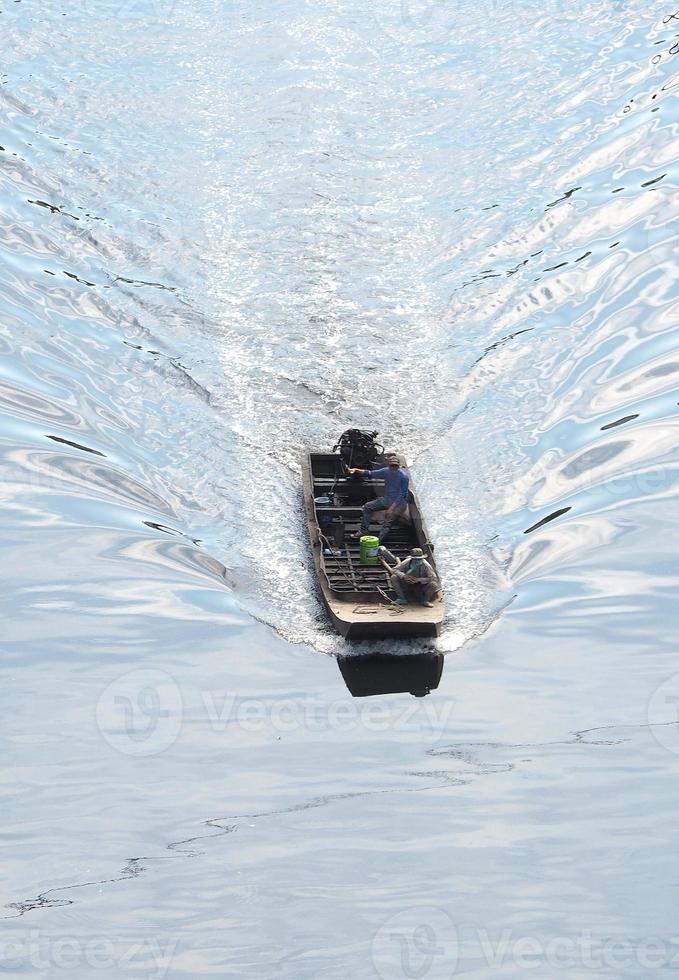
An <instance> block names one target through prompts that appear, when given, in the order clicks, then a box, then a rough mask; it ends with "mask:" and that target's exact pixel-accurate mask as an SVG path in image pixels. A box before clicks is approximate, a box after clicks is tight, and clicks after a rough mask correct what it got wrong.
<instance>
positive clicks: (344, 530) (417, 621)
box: [303, 453, 443, 639]
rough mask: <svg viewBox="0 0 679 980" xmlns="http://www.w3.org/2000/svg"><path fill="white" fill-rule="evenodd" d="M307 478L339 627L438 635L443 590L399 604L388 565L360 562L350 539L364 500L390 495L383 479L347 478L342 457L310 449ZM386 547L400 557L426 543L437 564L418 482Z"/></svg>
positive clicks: (354, 631) (324, 582) (381, 634)
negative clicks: (430, 601) (425, 600)
mask: <svg viewBox="0 0 679 980" xmlns="http://www.w3.org/2000/svg"><path fill="white" fill-rule="evenodd" d="M383 460H384V457H382V458H380V459H377V460H376V461H375V463H374V464H373V466H374V468H378V467H380V466H382V465H384V464H383ZM303 482H304V501H305V509H306V514H307V521H308V525H309V534H310V539H311V545H312V551H313V556H314V563H315V565H316V571H317V574H318V581H319V586H320V589H321V594H322V596H323V601H324V603H325V605H326V608H327V609H328V612H329V613H330V617H331V619H332V621H333V623H334V625H335V627H336V629H337V630H338V631H339V632H340V633H342V635H343V636H346V637H348V638H350V639H370V638H376V639H378V638H382V639H384V638H387V637H402V636H437V635H438V633H439V632H440V629H441V623H442V620H443V603H442V595H441V593H439V596H438V598H437V599H436V600H435V601H434V606H433V607H431V608H428V607H426V606H423V605H421V604H420V603H408V605H407V606H397V605H394V603H393V600H394V599H395V594H394V592H393V591H392V589H391V587H390V585H389V573H388V572H387V570H386V569H385V568H384V566H383V565H382V564H378V565H361V562H360V541H359V539H358V537H355V538H354V537H350V535H352V534H355V533H356V532H357V531H358V530H359V528H360V523H361V513H362V510H363V505H364V504H365V503H366V502H367V501H369V500H374V499H376V498H377V497H380V496H381V495H382V493H383V492H384V481H383V480H379V479H370V478H365V477H351V476H345V475H344V473H343V471H342V461H341V457H340V456H339V455H338V454H334V453H310V454H309V455H308V456H307V457H305V460H304V463H303ZM328 495H332V502H331V501H330V500H328V499H327V497H328ZM324 498H325V499H324ZM382 516H383V515H382V514H381V513H380V512H377V513H376V514H374V515H373V517H374V522H373V523H372V524H371V526H370V533H371V534H375V535H377V534H378V533H379V530H380V526H381V518H382ZM384 545H385V547H386V548H388V549H389V551H390V552H391V553H392V554H393V555H394V556H395V557H396V558H397V559H399V560H400V559H403V558H405V557H406V556H407V555H408V554H409V553H410V551H411V549H412V548H414V547H420V548H422V550H423V551H424V554H425V557H426V558H427V560H428V561H429V562H430V563H431V564H432V565H433V566H434V568H435V567H436V565H435V562H434V557H433V546H432V544H431V542H430V540H429V535H428V533H427V529H426V526H425V523H424V521H423V519H422V515H421V513H420V510H419V506H418V504H417V499H416V497H415V495H414V493H413V491H412V486H411V489H410V491H409V493H408V511H407V514H406V515H405V517H404V519H402V520H401V521H397V522H395V523H394V525H393V526H392V528H391V530H390V532H389V534H388V535H387V537H386V538H385V540H384Z"/></svg>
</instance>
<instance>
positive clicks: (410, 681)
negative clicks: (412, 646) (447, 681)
mask: <svg viewBox="0 0 679 980" xmlns="http://www.w3.org/2000/svg"><path fill="white" fill-rule="evenodd" d="M337 662H338V665H339V669H340V673H341V674H342V677H343V678H344V683H345V684H346V685H347V688H348V689H349V691H350V692H351V694H352V695H353V696H354V697H355V698H365V697H370V696H373V695H379V694H399V693H403V692H408V693H409V694H412V695H413V696H414V697H418V698H419V697H425V696H426V695H427V694H429V693H430V692H431V691H432V690H435V689H436V688H437V687H438V686H439V681H440V680H441V674H442V672H443V655H442V654H440V653H435V652H429V653H420V654H410V655H401V656H399V655H392V656H390V655H389V654H379V653H367V652H366V653H355V654H354V655H353V656H338V658H337Z"/></svg>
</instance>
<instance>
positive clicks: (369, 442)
mask: <svg viewBox="0 0 679 980" xmlns="http://www.w3.org/2000/svg"><path fill="white" fill-rule="evenodd" d="M376 438H377V432H364V431H363V430H362V429H347V430H346V432H343V433H342V435H341V436H340V437H339V439H338V440H337V445H336V446H333V450H332V451H333V452H337V450H338V449H339V452H340V456H341V457H342V462H343V463H344V465H345V466H346V467H347V468H349V467H353V466H355V467H358V469H360V470H367V469H370V466H371V464H372V463H373V462H374V461H375V460H376V459H377V457H378V456H381V455H382V453H383V452H384V447H383V446H380V444H379V443H377V442H375V439H376Z"/></svg>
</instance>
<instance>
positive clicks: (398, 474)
mask: <svg viewBox="0 0 679 980" xmlns="http://www.w3.org/2000/svg"><path fill="white" fill-rule="evenodd" d="M349 472H350V473H352V474H353V473H359V474H360V475H361V476H377V477H383V478H384V495H383V496H382V497H378V498H377V500H369V501H368V503H367V504H366V505H365V507H364V508H363V514H362V517H361V529H360V531H359V532H358V534H357V535H355V536H356V537H360V536H361V535H362V534H368V532H369V531H370V518H371V517H372V515H373V514H374V513H375V511H378V510H383V511H386V513H385V515H384V522H383V524H382V527H381V528H380V533H379V539H380V544H382V542H383V541H384V539H385V538H386V536H387V535H388V534H389V531H390V530H391V525H392V524H393V522H394V521H395V520H396V518H397V517H398V516H399V515H400V514H402V513H403V511H404V510H405V509H406V507H407V506H408V484H409V482H410V481H409V479H408V474H407V473H406V472H405V470H402V469H401V464H400V463H399V459H398V456H390V457H389V465H388V466H383V467H382V468H381V469H379V470H359V469H350V470H349Z"/></svg>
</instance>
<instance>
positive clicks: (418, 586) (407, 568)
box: [378, 548, 441, 606]
mask: <svg viewBox="0 0 679 980" xmlns="http://www.w3.org/2000/svg"><path fill="white" fill-rule="evenodd" d="M378 555H379V556H380V561H381V562H382V564H383V565H384V567H385V568H386V570H387V571H388V572H391V578H390V580H389V582H390V585H391V587H392V589H393V590H394V592H395V593H396V604H397V605H399V606H407V605H408V602H416V601H417V602H421V603H422V605H423V606H433V605H434V603H433V602H432V601H431V600H432V599H433V598H434V596H435V595H436V594H437V592H439V591H440V589H441V583H440V582H439V580H438V576H437V574H436V572H435V571H434V569H433V568H432V567H431V565H430V564H429V562H428V561H427V559H426V558H425V557H424V552H423V551H422V549H421V548H413V550H412V551H411V552H410V555H409V557H408V558H404V560H403V561H401V562H397V561H396V558H395V557H394V556H393V555H392V553H391V552H390V551H387V549H386V548H380V549H379V551H378ZM394 563H396V564H394Z"/></svg>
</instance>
